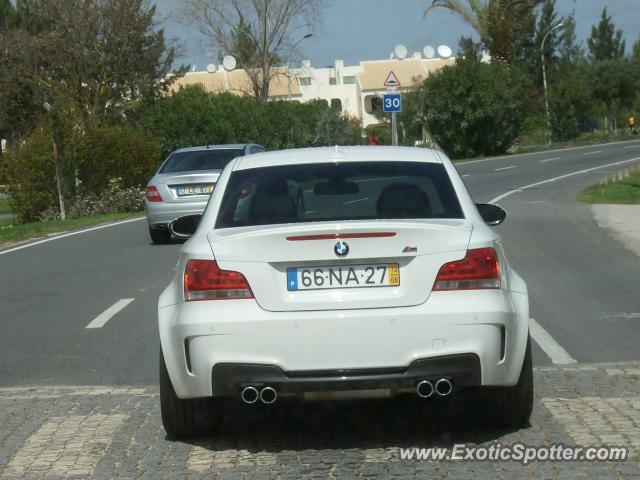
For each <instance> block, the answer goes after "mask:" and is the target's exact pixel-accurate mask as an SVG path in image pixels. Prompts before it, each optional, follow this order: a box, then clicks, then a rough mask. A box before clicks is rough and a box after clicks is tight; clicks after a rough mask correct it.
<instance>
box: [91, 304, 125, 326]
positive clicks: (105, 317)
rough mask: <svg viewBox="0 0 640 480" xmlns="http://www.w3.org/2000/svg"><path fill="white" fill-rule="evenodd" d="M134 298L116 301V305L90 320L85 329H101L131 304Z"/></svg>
mask: <svg viewBox="0 0 640 480" xmlns="http://www.w3.org/2000/svg"><path fill="white" fill-rule="evenodd" d="M134 300H135V299H134V298H122V299H120V300H118V301H117V302H116V303H114V304H113V305H111V306H110V307H109V308H107V309H106V310H105V311H104V312H102V313H101V314H100V315H98V316H97V317H96V318H94V319H93V320H91V323H89V325H87V326H86V328H102V327H104V326H105V324H106V323H107V322H108V321H109V320H111V318H112V317H113V316H114V315H115V314H116V313H118V312H119V311H120V310H122V309H123V308H125V307H126V306H127V305H129V304H130V303H131V302H133V301H134Z"/></svg>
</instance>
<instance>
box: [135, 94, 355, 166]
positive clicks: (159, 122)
mask: <svg viewBox="0 0 640 480" xmlns="http://www.w3.org/2000/svg"><path fill="white" fill-rule="evenodd" d="M137 128H138V129H139V130H140V131H143V132H149V133H152V134H153V135H154V136H155V137H157V138H158V139H159V141H160V145H161V155H162V156H163V157H164V156H166V155H168V154H169V153H170V152H172V151H173V150H175V149H177V148H182V147H188V146H195V145H206V144H224V143H259V144H261V145H264V146H265V147H266V148H268V149H270V150H278V149H286V148H301V147H311V146H321V145H338V144H339V145H348V144H354V143H360V138H359V137H360V129H359V127H358V126H357V125H354V123H353V122H352V121H351V120H350V119H349V118H348V117H345V116H343V115H341V114H340V112H337V111H336V110H334V109H332V108H331V107H330V106H329V105H328V104H327V102H325V101H324V100H314V101H311V102H306V103H300V102H295V101H294V102H288V101H273V102H267V103H266V104H264V105H257V104H256V103H255V101H254V100H253V99H251V98H249V97H241V96H238V95H233V94H231V93H220V94H212V93H207V92H205V91H204V90H203V88H202V87H201V86H197V85H194V86H189V87H186V88H183V89H182V90H180V91H178V92H177V93H175V94H173V95H172V96H170V97H165V98H162V99H160V100H159V101H158V102H156V103H155V104H154V105H153V106H152V107H150V108H149V109H147V110H146V111H144V112H141V114H140V119H139V120H138V122H137Z"/></svg>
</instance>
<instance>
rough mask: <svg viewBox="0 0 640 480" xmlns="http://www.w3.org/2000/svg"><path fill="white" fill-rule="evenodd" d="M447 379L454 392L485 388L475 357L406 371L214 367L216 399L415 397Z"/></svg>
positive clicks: (428, 362)
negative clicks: (247, 392) (265, 391)
mask: <svg viewBox="0 0 640 480" xmlns="http://www.w3.org/2000/svg"><path fill="white" fill-rule="evenodd" d="M440 378H447V379H448V380H450V381H451V383H452V384H453V386H454V388H456V389H458V388H465V387H474V386H479V385H480V384H481V369H480V359H479V358H478V356H477V355H474V354H463V355H445V356H440V357H434V358H423V359H419V360H415V361H414V362H412V363H411V364H410V365H409V366H408V367H405V368H382V369H355V370H324V371H306V372H305V371H297V372H285V371H284V370H282V369H281V368H280V367H278V366H276V365H255V364H253V365H252V364H239V363H238V364H233V363H221V364H217V365H215V366H214V367H213V371H212V377H211V385H212V392H213V396H214V397H228V398H239V397H240V392H241V391H242V389H243V388H244V387H247V386H254V387H262V386H270V387H272V388H275V389H276V391H277V392H278V395H279V396H286V395H295V396H301V395H302V394H304V393H313V392H327V391H328V392H338V391H345V390H380V389H384V390H389V391H390V393H391V394H392V395H394V394H398V393H409V392H411V393H414V392H415V388H416V385H417V384H418V383H419V382H420V381H422V380H430V381H432V383H434V384H435V382H436V381H437V380H439V379H440Z"/></svg>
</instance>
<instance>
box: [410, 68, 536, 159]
mask: <svg viewBox="0 0 640 480" xmlns="http://www.w3.org/2000/svg"><path fill="white" fill-rule="evenodd" d="M421 90H422V92H421V93H422V94H421V95H420V96H419V98H421V99H422V101H423V102H424V104H423V109H422V111H424V112H425V121H426V126H427V129H428V130H429V132H430V133H431V135H432V136H433V138H434V139H435V141H436V142H437V143H438V144H439V145H440V146H441V147H442V148H443V149H444V150H445V151H446V152H447V153H448V154H449V155H451V156H452V157H454V158H465V157H474V156H477V155H494V154H500V153H504V152H505V151H506V150H507V149H508V148H509V147H510V146H511V145H512V144H513V142H514V140H515V139H516V138H517V137H518V134H519V132H520V126H521V124H522V121H523V119H524V113H525V112H527V110H528V109H527V107H528V105H527V102H528V98H529V97H530V91H531V89H530V88H529V82H528V80H527V78H526V77H525V76H524V74H523V73H522V72H520V71H519V70H518V69H517V68H516V67H514V66H505V65H503V64H501V63H492V64H487V63H482V62H478V61H475V60H459V61H457V62H456V63H455V65H452V66H448V67H445V68H443V69H442V70H441V71H440V72H438V73H437V74H435V75H432V76H430V77H429V78H427V79H426V80H425V81H424V83H423V84H422V86H421Z"/></svg>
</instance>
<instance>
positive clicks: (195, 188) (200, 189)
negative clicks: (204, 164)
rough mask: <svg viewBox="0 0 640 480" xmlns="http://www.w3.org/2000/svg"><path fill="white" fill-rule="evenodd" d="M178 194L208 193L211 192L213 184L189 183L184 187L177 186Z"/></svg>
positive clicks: (182, 195)
mask: <svg viewBox="0 0 640 480" xmlns="http://www.w3.org/2000/svg"><path fill="white" fill-rule="evenodd" d="M177 190H178V196H180V197H184V196H186V195H208V194H210V193H211V192H213V185H189V186H185V187H178V189H177Z"/></svg>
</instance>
